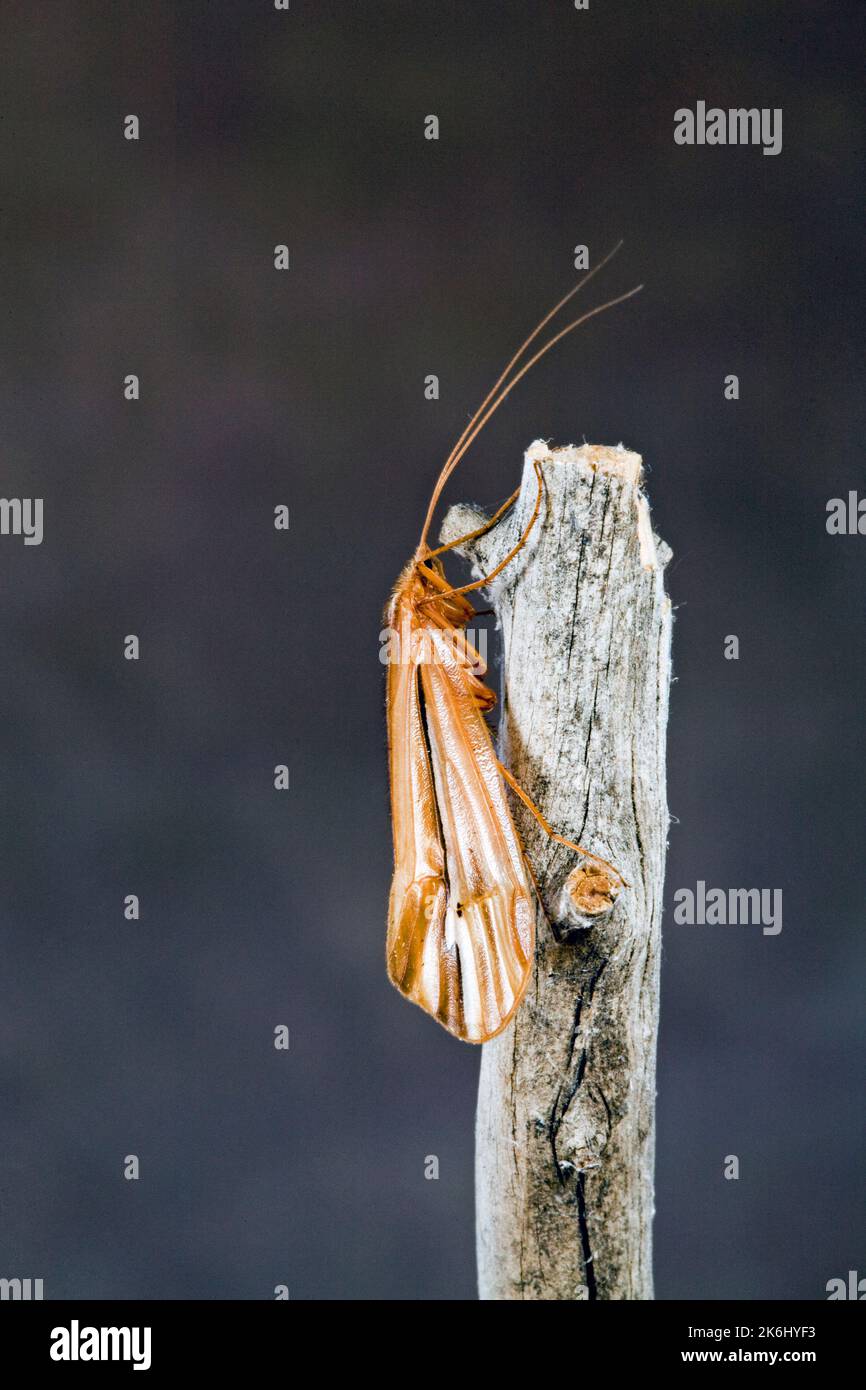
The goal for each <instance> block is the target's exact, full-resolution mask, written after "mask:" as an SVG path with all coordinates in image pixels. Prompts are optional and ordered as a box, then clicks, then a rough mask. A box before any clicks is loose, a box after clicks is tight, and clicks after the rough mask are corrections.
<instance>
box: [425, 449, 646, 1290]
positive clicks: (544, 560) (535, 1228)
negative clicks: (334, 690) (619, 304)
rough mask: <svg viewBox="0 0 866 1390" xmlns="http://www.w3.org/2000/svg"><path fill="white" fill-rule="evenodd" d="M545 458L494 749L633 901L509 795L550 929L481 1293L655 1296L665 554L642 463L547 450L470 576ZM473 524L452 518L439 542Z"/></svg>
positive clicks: (483, 1117)
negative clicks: (610, 868)
mask: <svg viewBox="0 0 866 1390" xmlns="http://www.w3.org/2000/svg"><path fill="white" fill-rule="evenodd" d="M533 459H538V460H539V461H540V463H541V467H542V470H543V473H544V481H545V485H546V486H545V495H544V501H543V504H542V512H541V515H540V517H539V521H538V522H537V524H536V526H535V528H534V531H533V533H532V535H531V537H530V540H529V542H528V543H527V545H526V546H525V548H524V549H523V550H522V551H521V552H520V554H519V555H518V556H517V557H516V559H515V560H514V561H513V563H512V564H511V565H509V566H508V567H507V568H506V570H505V571H504V572H503V574H502V575H501V576H500V578H499V579H498V580H496V581H495V582H494V584H493V585H492V586H491V590H490V597H491V600H492V602H493V604H494V606H495V609H496V612H497V614H498V617H499V620H500V623H501V627H502V634H503V662H504V668H503V669H504V676H503V713H502V722H501V727H500V750H501V751H500V756H501V757H502V760H503V762H504V763H505V765H506V766H507V767H509V768H510V769H511V771H512V772H513V774H514V776H515V777H516V778H517V780H518V782H520V784H521V785H522V786H523V788H524V789H525V790H526V791H527V792H528V793H529V794H530V796H531V797H532V798H533V800H534V801H535V803H536V805H538V806H539V807H540V809H541V810H542V811H543V812H544V814H545V816H546V817H547V819H548V820H549V821H550V822H551V824H552V825H553V827H554V828H555V829H556V830H558V831H559V832H560V833H561V834H563V835H565V836H567V837H568V838H569V839H573V840H576V841H577V842H578V843H579V844H581V845H584V846H585V847H586V848H587V849H589V850H592V851H593V852H595V853H597V854H599V855H601V856H603V857H604V858H605V859H607V860H610V861H612V862H613V863H614V864H615V865H616V866H617V867H618V868H619V869H620V870H621V871H622V873H623V875H624V877H625V878H626V879H627V880H628V884H629V886H628V887H627V888H623V889H622V890H621V891H620V893H619V895H618V896H617V895H616V891H615V887H614V884H613V880H612V878H611V879H610V880H609V881H608V880H605V879H604V877H603V875H602V876H601V877H599V876H598V875H597V873H596V871H595V867H594V866H593V865H592V863H591V861H585V862H584V866H583V869H581V867H580V866H577V869H575V856H574V854H573V852H572V851H569V850H566V849H564V848H562V847H561V846H559V845H557V844H556V843H555V842H554V841H552V840H551V839H549V838H548V836H547V835H546V834H545V833H544V831H543V830H542V829H541V828H540V827H539V826H538V824H537V822H536V821H535V820H534V818H533V817H532V815H531V814H530V813H529V811H527V810H526V808H525V807H524V806H522V805H521V804H520V802H519V801H518V800H517V799H516V798H514V799H513V806H514V813H515V819H516V823H517V826H518V829H519V831H520V833H521V836H522V838H523V842H524V845H525V846H526V849H527V851H528V854H529V859H530V861H531V863H532V865H533V866H534V869H535V875H536V878H537V880H538V885H539V888H540V892H541V897H542V900H543V902H544V904H545V907H546V909H547V913H548V916H549V919H550V921H549V922H548V921H546V920H545V918H544V916H543V915H541V914H539V919H538V923H537V926H538V946H537V952H536V959H535V971H534V977H533V979H532V980H531V981H530V984H529V988H528V990H527V993H526V996H525V998H524V1002H523V1004H522V1005H521V1008H520V1010H519V1011H518V1014H517V1017H516V1019H515V1021H514V1023H513V1024H512V1025H511V1026H510V1027H509V1028H507V1029H506V1030H505V1032H504V1033H503V1034H501V1035H500V1036H499V1037H498V1038H496V1039H494V1041H493V1042H490V1043H487V1044H486V1045H485V1047H484V1049H483V1055H482V1059H481V1079H480V1088H479V1098H478V1117H477V1130H476V1202H477V1238H478V1270H479V1290H480V1296H481V1298H482V1299H580V1298H589V1299H649V1298H652V1296H653V1294H652V1262H651V1238H652V1229H651V1228H652V1216H653V1160H654V1140H655V1134H654V1111H655V1049H656V1031H657V1023H658V979H659V954H660V952H659V947H660V920H661V904H662V881H663V875H664V858H665V846H666V838H667V826H668V814H667V803H666V792H665V731H666V725H667V712H668V683H669V679H670V656H669V652H670V630H671V607H670V600H669V599H668V598H667V596H666V595H665V592H664V585H663V578H662V574H663V569H664V565H665V564H666V563H667V561H668V559H669V558H670V551H669V549H668V547H667V546H666V545H665V544H664V543H663V542H662V541H659V540H658V539H657V538H656V537H654V536H653V533H652V529H651V526H650V519H649V508H648V506H647V502H646V499H645V498H644V496H643V494H642V492H641V490H640V477H641V460H640V457H639V456H638V455H637V454H633V453H629V452H628V451H626V450H625V449H623V448H622V447H620V448H618V449H609V448H602V447H597V446H591V445H584V446H583V447H582V448H579V449H576V448H568V449H556V450H553V451H551V450H549V449H548V447H547V446H546V445H545V444H543V443H540V442H538V443H536V444H533V445H532V447H531V448H530V449H529V450H528V451H527V455H526V464H525V467H524V475H523V486H522V490H521V494H520V498H519V501H518V503H517V504H516V506H515V508H514V509H513V510H512V512H511V513H510V514H509V515H508V516H507V517H506V518H505V519H504V520H503V521H502V522H500V523H499V524H498V525H497V526H496V527H495V528H494V529H493V530H492V531H490V532H489V533H488V534H487V535H486V536H484V537H482V538H480V539H479V540H477V541H476V542H474V543H473V544H471V545H469V546H466V547H465V548H464V549H463V552H462V553H463V554H466V555H468V557H469V558H470V559H471V561H472V562H473V570H474V573H475V575H476V577H480V576H481V575H482V574H485V573H488V572H489V571H490V570H491V569H493V568H494V566H495V565H496V564H497V563H498V561H499V560H501V559H502V558H503V557H504V556H505V555H506V554H507V553H508V551H509V550H510V549H511V547H512V546H513V544H514V542H515V540H516V538H517V536H518V535H519V534H520V531H521V530H522V529H523V527H524V526H525V525H526V522H527V521H528V519H529V517H530V516H531V514H532V507H533V505H534V502H535V497H536V489H537V484H536V478H535V473H534V470H533V467H532V460H533ZM483 520H484V518H483V517H482V516H481V515H480V514H479V513H478V512H477V511H476V510H475V509H473V508H469V507H466V506H458V507H454V508H452V509H451V511H450V512H449V513H448V515H447V516H446V518H445V522H444V525H443V528H442V540H443V541H447V540H453V539H455V538H456V537H457V536H459V535H461V534H464V533H466V532H468V531H471V530H473V529H475V528H477V527H478V526H480V525H482V524H483ZM570 872H571V873H572V876H571V879H570V881H569V883H568V884H566V879H567V878H568V875H569V873H570ZM607 889H611V891H610V892H607V891H606V890H607ZM569 890H570V891H569Z"/></svg>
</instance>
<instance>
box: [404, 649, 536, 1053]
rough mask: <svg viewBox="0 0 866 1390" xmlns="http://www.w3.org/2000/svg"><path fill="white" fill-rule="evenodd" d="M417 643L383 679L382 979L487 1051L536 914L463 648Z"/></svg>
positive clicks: (515, 999) (513, 1002) (511, 1001)
mask: <svg viewBox="0 0 866 1390" xmlns="http://www.w3.org/2000/svg"><path fill="white" fill-rule="evenodd" d="M425 640H426V642H427V652H426V655H427V657H428V659H427V660H424V661H422V662H421V664H420V666H418V665H415V664H414V663H404V664H401V665H393V666H389V671H388V726H389V746H390V763H391V800H392V815H393V820H394V859H395V868H394V881H393V884H392V888H391V903H390V910H389V921H388V973H389V975H390V977H391V979H392V981H393V982H394V984H395V985H396V986H397V988H398V989H399V990H401V991H402V993H403V994H405V995H406V996H407V998H409V999H411V1000H413V1002H414V1003H416V1004H420V1006H421V1007H422V1008H423V1009H426V1010H427V1012H428V1013H430V1014H432V1015H433V1017H434V1018H436V1019H438V1021H439V1022H440V1023H441V1024H443V1026H444V1027H445V1028H447V1029H448V1031H449V1032H451V1033H453V1034H454V1035H455V1037H458V1038H462V1039H463V1040H464V1041H466V1042H486V1041H487V1040H488V1039H489V1038H492V1037H495V1035H496V1034H497V1033H499V1032H501V1031H502V1029H503V1028H504V1027H505V1026H506V1024H507V1023H508V1022H509V1020H510V1019H511V1018H512V1016H513V1014H514V1012H515V1010H516V1008H517V1006H518V1004H519V1003H520V1000H521V998H522V996H523V992H524V990H525V989H526V985H527V983H528V980H529V972H530V970H531V968H532V955H533V950H534V945H535V914H534V908H533V901H532V895H531V892H530V888H529V882H528V878H527V872H526V866H525V863H524V859H523V851H522V849H521V846H520V842H519V840H518V838H517V832H516V831H515V829H514V824H513V822H512V819H511V812H510V810H509V807H508V803H507V801H506V799H505V789H504V786H503V782H502V777H501V775H500V772H499V768H498V766H497V763H496V756H495V753H494V750H493V744H492V741H491V737H490V732H489V730H488V728H487V725H486V724H485V722H484V718H483V716H482V714H481V711H480V710H479V708H478V705H477V702H476V700H475V698H474V695H473V688H472V678H471V675H470V673H469V669H468V668H469V666H470V665H471V664H472V663H471V658H470V657H469V656H467V653H468V651H469V648H468V644H466V643H465V642H464V640H463V637H462V634H461V633H459V632H457V631H454V630H452V631H450V632H449V631H441V630H439V629H437V628H435V627H434V626H433V625H431V626H430V627H428V628H427V629H426V630H425ZM419 670H420V678H421V687H420V689H419V681H418V676H419ZM476 684H477V682H476ZM422 691H423V709H422Z"/></svg>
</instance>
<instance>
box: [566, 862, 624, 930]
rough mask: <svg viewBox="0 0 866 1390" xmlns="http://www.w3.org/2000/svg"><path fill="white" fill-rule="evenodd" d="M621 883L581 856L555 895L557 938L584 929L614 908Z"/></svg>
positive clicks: (591, 925)
mask: <svg viewBox="0 0 866 1390" xmlns="http://www.w3.org/2000/svg"><path fill="white" fill-rule="evenodd" d="M621 890H622V883H621V882H620V880H619V879H617V878H616V877H615V876H614V875H613V874H612V873H611V871H610V869H606V868H604V867H603V865H601V864H599V863H597V862H596V861H595V860H594V859H585V860H584V861H583V862H582V863H581V864H578V866H577V868H576V869H572V871H571V873H570V874H569V875H568V878H567V879H566V880H565V883H564V884H563V885H562V891H561V892H560V895H559V902H558V904H557V914H556V915H557V918H558V924H559V926H560V933H559V935H560V939H562V940H568V937H569V936H570V935H571V934H576V933H578V932H584V931H587V930H588V929H589V928H590V927H594V926H595V925H596V924H597V923H598V922H599V921H602V920H603V919H604V918H605V917H607V916H608V915H609V914H610V913H611V912H612V911H613V909H614V906H615V905H616V900H617V898H618V897H619V895H620V892H621Z"/></svg>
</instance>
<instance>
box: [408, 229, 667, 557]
mask: <svg viewBox="0 0 866 1390" xmlns="http://www.w3.org/2000/svg"><path fill="white" fill-rule="evenodd" d="M621 246H622V241H618V242H617V244H616V246H614V247H613V249H612V250H610V251H608V253H607V255H606V256H604V257H602V259H601V260H600V261H599V263H598V265H596V266H594V267H593V269H592V270H590V271H589V272H588V273H587V274H586V275H584V277H583V279H582V280H579V281H578V283H577V284H576V285H573V286H572V288H571V289H570V290H569V291H568V294H565V295H563V297H562V299H560V300H559V301H558V302H557V303H556V304H554V306H553V308H552V309H550V310H549V311H548V313H547V314H545V316H544V318H543V319H542V320H541V322H540V323H539V324H537V325H536V327H535V328H534V329H533V330H532V332H531V333H530V335H529V337H528V338H526V339H525V341H524V342H523V343H522V344H521V345H520V347H519V348H518V349H517V351H516V352H515V354H514V356H513V357H512V358H511V360H510V362H509V363H508V365H507V366H506V367H505V369H504V370H503V371H502V373H501V374H500V376H499V377H498V379H497V380H496V382H495V383H494V385H493V386H492V387H491V388H490V390H489V391H488V393H487V395H486V396H485V397H484V400H483V401H482V402H481V404H480V406H479V407H478V409H477V410H476V411H475V413H474V415H473V416H472V418H471V420H469V422H468V424H467V425H466V426H465V428H464V429H463V431H462V433H461V434H460V437H459V438H458V439H457V441H456V442H455V444H454V446H453V448H452V449H451V452H450V453H449V455H448V457H447V459H446V460H445V463H444V464H443V466H442V471H441V473H440V474H439V477H438V479H437V481H436V486H435V487H434V489H433V495H432V497H431V498H430V505H429V506H428V508H427V515H426V517H425V519H424V529H423V531H422V532H421V540H420V542H419V549H421V548H423V547H424V546H425V545H426V544H427V535H428V532H429V530H430V526H431V524H432V521H433V513H434V511H435V510H436V504H437V502H438V501H439V498H440V496H441V494H442V489H443V487H444V486H445V484H446V482H447V481H448V479H449V478H450V476H451V474H452V473H453V472H454V469H455V468H456V467H457V465H458V463H459V462H460V460H461V459H462V457H463V455H464V454H465V453H466V450H467V449H468V448H469V445H470V444H471V443H472V441H473V439H475V438H476V436H477V435H478V433H479V432H480V430H481V429H483V427H484V425H485V424H486V422H487V421H488V420H489V419H490V416H491V415H492V414H493V412H494V411H495V410H496V409H497V408H498V406H499V405H501V404H502V402H503V401H504V400H505V397H506V396H507V395H508V392H509V391H510V390H511V389H512V387H514V386H516V385H517V382H518V381H519V380H520V378H521V377H522V376H523V375H524V374H525V373H526V372H527V371H528V370H529V368H530V367H531V366H532V365H533V364H534V363H535V362H537V361H538V360H539V358H540V357H543V356H544V353H545V352H546V351H547V350H548V348H551V347H553V345H554V344H555V343H557V342H559V340H560V338H564V337H565V335H566V333H570V332H571V330H572V329H573V328H577V327H578V325H579V324H581V323H584V322H585V321H586V320H587V319H588V318H592V317H593V314H595V313H601V312H602V311H603V310H604V309H609V308H611V307H612V306H613V305H614V304H619V303H621V302H622V300H623V299H628V298H630V296H631V295H632V294H637V291H638V290H639V289H642V288H643V287H642V286H641V285H638V286H637V288H636V289H633V290H631V291H630V292H629V294H627V295H622V296H620V298H619V299H612V300H610V302H609V303H608V304H603V305H602V306H601V308H599V309H596V310H593V312H592V313H590V314H585V315H583V317H582V318H579V319H575V321H574V322H573V323H570V324H569V325H568V327H567V328H564V329H562V330H561V331H560V332H559V333H557V334H556V335H555V336H554V337H553V338H551V339H550V341H549V342H548V343H547V344H546V346H545V347H543V348H541V349H540V351H539V352H537V353H536V354H535V355H534V357H532V358H531V360H530V361H529V362H527V363H526V365H525V366H524V367H523V368H522V370H521V371H520V372H519V373H518V374H517V376H515V377H514V379H513V380H512V381H511V382H510V384H509V385H508V387H507V388H506V389H505V390H504V391H503V392H502V394H501V395H500V396H499V398H498V400H497V401H496V402H495V404H494V405H493V407H492V408H491V409H490V410H488V411H487V413H486V414H485V415H484V417H483V419H480V417H481V415H482V412H484V411H485V410H486V408H487V406H488V405H489V404H490V401H491V400H492V399H493V397H494V396H495V395H496V392H497V391H498V390H499V388H500V386H502V384H503V382H504V381H505V380H506V378H507V376H508V374H509V372H510V371H511V369H512V368H513V367H514V366H516V364H517V363H518V362H519V361H520V359H521V357H522V356H523V354H524V353H525V352H526V349H527V348H528V347H529V346H530V344H531V343H533V342H534V341H535V339H536V338H537V337H538V335H539V333H540V332H541V331H542V329H543V328H545V327H546V326H547V324H548V323H549V322H550V320H551V319H552V318H553V317H554V316H555V315H556V314H558V313H559V310H560V309H562V308H563V307H564V306H565V305H566V304H567V303H568V302H569V300H570V299H572V298H573V297H574V295H576V294H577V292H578V290H581V289H583V287H584V285H586V284H588V283H589V281H590V280H591V279H592V277H593V276H594V275H597V274H598V272H599V271H600V270H603V269H604V267H605V266H606V265H607V263H608V261H609V260H611V259H612V258H613V257H614V256H615V255H616V253H617V251H618V250H619V249H620V247H621ZM479 419H480V423H479Z"/></svg>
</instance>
